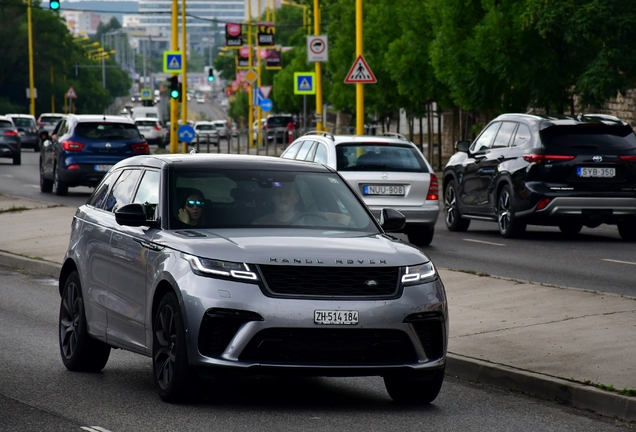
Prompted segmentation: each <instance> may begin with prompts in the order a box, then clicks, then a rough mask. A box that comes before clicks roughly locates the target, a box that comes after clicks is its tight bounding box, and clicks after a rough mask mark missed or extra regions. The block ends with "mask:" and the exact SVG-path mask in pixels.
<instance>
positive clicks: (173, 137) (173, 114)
mask: <svg viewBox="0 0 636 432" xmlns="http://www.w3.org/2000/svg"><path fill="white" fill-rule="evenodd" d="M178 17H179V3H178V0H172V17H171V18H172V19H171V24H172V25H171V27H172V50H173V51H177V50H178V49H179V22H178ZM178 75H179V74H172V76H178ZM178 119H179V101H178V100H177V99H172V98H170V153H178V151H179V141H178V137H177V129H178V128H177V121H178Z"/></svg>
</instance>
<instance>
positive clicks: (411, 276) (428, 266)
mask: <svg viewBox="0 0 636 432" xmlns="http://www.w3.org/2000/svg"><path fill="white" fill-rule="evenodd" d="M435 278H437V270H435V266H434V265H433V262H432V261H429V262H425V263H424V264H419V265H414V266H408V267H406V268H405V271H404V275H403V276H402V283H403V284H404V285H405V286H406V285H416V284H421V283H425V282H428V281H430V280H433V279H435Z"/></svg>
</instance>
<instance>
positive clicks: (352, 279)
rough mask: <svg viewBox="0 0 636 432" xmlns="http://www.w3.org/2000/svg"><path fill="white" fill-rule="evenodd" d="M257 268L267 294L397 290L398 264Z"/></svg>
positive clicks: (389, 294)
mask: <svg viewBox="0 0 636 432" xmlns="http://www.w3.org/2000/svg"><path fill="white" fill-rule="evenodd" d="M259 268H260V270H261V273H262V275H263V280H264V281H265V286H266V289H267V291H268V292H266V293H265V294H266V295H267V294H268V293H269V294H270V295H273V296H277V297H348V298H351V297H355V298H358V297H370V298H393V297H396V296H397V295H398V294H399V287H400V285H399V274H400V269H399V267H380V268H377V267H304V266H280V265H260V266H259Z"/></svg>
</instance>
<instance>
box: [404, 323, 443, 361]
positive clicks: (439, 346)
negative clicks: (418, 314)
mask: <svg viewBox="0 0 636 432" xmlns="http://www.w3.org/2000/svg"><path fill="white" fill-rule="evenodd" d="M411 324H412V325H413V328H414V329H415V333H417V337H418V339H419V340H420V343H421V344H422V347H423V348H424V352H425V353H426V358H427V359H428V360H431V361H432V360H438V359H441V358H442V357H443V356H444V330H443V327H442V324H443V323H442V321H441V320H439V319H428V320H422V321H415V322H412V323H411Z"/></svg>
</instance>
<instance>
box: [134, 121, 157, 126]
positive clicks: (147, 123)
mask: <svg viewBox="0 0 636 432" xmlns="http://www.w3.org/2000/svg"><path fill="white" fill-rule="evenodd" d="M135 124H136V125H137V126H156V124H157V122H156V121H153V120H139V121H136V122H135Z"/></svg>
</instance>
